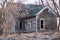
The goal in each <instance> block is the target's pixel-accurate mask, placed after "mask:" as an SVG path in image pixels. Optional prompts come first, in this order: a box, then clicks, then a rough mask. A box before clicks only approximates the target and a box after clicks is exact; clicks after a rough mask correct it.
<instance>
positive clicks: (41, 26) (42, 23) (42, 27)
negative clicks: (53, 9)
mask: <svg viewBox="0 0 60 40" xmlns="http://www.w3.org/2000/svg"><path fill="white" fill-rule="evenodd" d="M41 28H42V29H43V20H41Z"/></svg>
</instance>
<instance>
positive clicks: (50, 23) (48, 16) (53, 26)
mask: <svg viewBox="0 0 60 40" xmlns="http://www.w3.org/2000/svg"><path fill="white" fill-rule="evenodd" d="M40 18H43V19H45V30H47V31H49V30H52V31H57V19H56V16H55V15H54V14H53V13H49V12H47V10H44V11H43V12H42V13H41V14H40V15H39V18H38V27H40V23H39V22H40Z"/></svg>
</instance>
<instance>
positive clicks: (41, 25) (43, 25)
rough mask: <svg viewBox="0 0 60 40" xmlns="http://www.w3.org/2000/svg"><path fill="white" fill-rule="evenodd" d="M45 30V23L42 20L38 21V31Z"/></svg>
mask: <svg viewBox="0 0 60 40" xmlns="http://www.w3.org/2000/svg"><path fill="white" fill-rule="evenodd" d="M44 28H45V21H44V19H40V29H44Z"/></svg>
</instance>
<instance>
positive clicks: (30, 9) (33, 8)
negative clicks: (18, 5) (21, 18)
mask: <svg viewBox="0 0 60 40" xmlns="http://www.w3.org/2000/svg"><path fill="white" fill-rule="evenodd" d="M44 7H46V6H43V5H26V7H25V8H26V9H27V10H28V13H29V16H35V15H36V14H37V13H38V12H39V11H41V10H42V9H43V8H44Z"/></svg>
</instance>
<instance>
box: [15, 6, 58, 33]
mask: <svg viewBox="0 0 60 40" xmlns="http://www.w3.org/2000/svg"><path fill="white" fill-rule="evenodd" d="M25 10H27V13H28V16H27V17H22V18H21V19H19V20H16V27H15V29H14V30H15V32H35V31H38V32H40V31H49V30H51V31H57V30H58V24H57V21H58V17H57V14H55V13H54V11H53V10H52V9H51V8H50V7H48V6H43V5H26V6H25ZM22 13H23V12H22Z"/></svg>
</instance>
